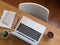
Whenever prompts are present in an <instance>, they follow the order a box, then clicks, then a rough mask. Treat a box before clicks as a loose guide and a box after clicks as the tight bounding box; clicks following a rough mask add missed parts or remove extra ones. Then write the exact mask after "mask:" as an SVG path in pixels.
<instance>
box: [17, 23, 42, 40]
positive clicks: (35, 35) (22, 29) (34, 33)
mask: <svg viewBox="0 0 60 45" xmlns="http://www.w3.org/2000/svg"><path fill="white" fill-rule="evenodd" d="M17 30H18V31H19V32H21V33H23V34H25V35H27V36H29V37H30V38H32V39H34V40H36V41H38V40H39V38H40V36H41V33H39V32H37V31H35V30H34V29H32V28H30V27H28V26H26V25H24V24H22V23H20V24H19V26H18V27H17Z"/></svg>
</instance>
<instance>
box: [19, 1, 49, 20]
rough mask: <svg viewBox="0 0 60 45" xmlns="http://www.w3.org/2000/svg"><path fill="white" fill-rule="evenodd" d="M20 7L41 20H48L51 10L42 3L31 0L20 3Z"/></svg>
mask: <svg viewBox="0 0 60 45" xmlns="http://www.w3.org/2000/svg"><path fill="white" fill-rule="evenodd" d="M19 9H20V10H22V11H24V12H27V13H29V14H31V15H33V16H35V17H37V18H39V19H41V20H44V21H48V16H49V10H48V9H47V8H46V7H44V6H42V5H40V4H36V3H30V2H26V3H20V4H19Z"/></svg>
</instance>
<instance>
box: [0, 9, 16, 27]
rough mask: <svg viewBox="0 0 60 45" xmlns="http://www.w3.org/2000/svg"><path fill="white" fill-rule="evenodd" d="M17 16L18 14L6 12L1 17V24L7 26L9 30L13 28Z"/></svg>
mask: <svg viewBox="0 0 60 45" xmlns="http://www.w3.org/2000/svg"><path fill="white" fill-rule="evenodd" d="M15 16H16V12H13V11H8V10H4V11H3V14H2V16H1V22H2V23H4V24H6V25H7V26H8V28H11V27H12V25H13V22H14V19H15Z"/></svg>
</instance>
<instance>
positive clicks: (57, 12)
mask: <svg viewBox="0 0 60 45" xmlns="http://www.w3.org/2000/svg"><path fill="white" fill-rule="evenodd" d="M3 1H5V2H7V3H9V4H11V5H13V6H15V7H17V8H18V4H19V3H22V2H35V3H39V4H41V5H43V6H45V7H47V8H48V9H49V10H50V15H49V21H48V22H49V24H51V25H52V26H55V27H57V28H59V29H60V0H3Z"/></svg>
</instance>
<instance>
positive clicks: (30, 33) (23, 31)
mask: <svg viewBox="0 0 60 45" xmlns="http://www.w3.org/2000/svg"><path fill="white" fill-rule="evenodd" d="M45 30H46V27H45V26H43V25H41V24H39V23H37V22H35V21H33V20H32V19H30V18H28V17H26V16H23V17H22V19H21V20H20V22H19V23H18V25H17V27H16V29H15V31H13V32H11V33H12V34H13V35H15V36H17V37H19V38H20V39H22V40H24V41H26V42H28V43H30V44H31V45H37V44H38V43H39V41H40V39H41V37H42V35H43V33H44V31H45Z"/></svg>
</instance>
